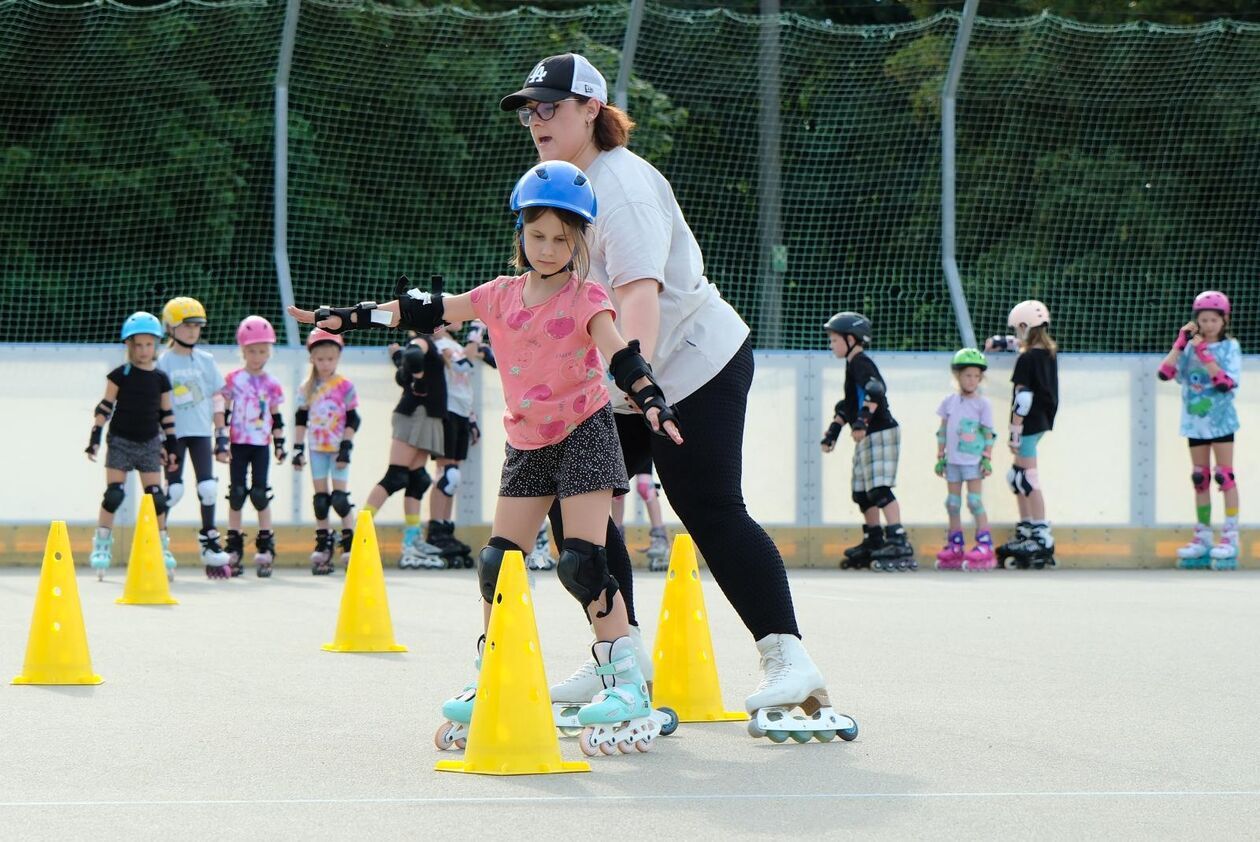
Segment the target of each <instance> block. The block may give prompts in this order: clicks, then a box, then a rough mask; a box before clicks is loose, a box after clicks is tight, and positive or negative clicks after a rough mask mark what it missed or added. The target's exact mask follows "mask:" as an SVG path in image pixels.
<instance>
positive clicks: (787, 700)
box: [744, 634, 858, 743]
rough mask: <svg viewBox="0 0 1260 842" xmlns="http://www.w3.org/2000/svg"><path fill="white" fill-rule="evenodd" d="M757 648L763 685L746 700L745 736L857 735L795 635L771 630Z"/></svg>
mask: <svg viewBox="0 0 1260 842" xmlns="http://www.w3.org/2000/svg"><path fill="white" fill-rule="evenodd" d="M757 650H758V651H759V652H761V683H760V684H758V685H757V690H756V691H755V692H754V693H753V694H752V695H751V696H749V697H748V698H747V699H745V700H744V708H745V709H746V710H747V711H748V716H749V719H748V733H749V734H751V735H752V736H754V737H769V738H770V739H771V740H773V741H774V742H776V743H781V742H783V741H785V740H786V739H787V738H788V737H791V738H792V739H794V740H796V741H797V742H798V743H807V742H809V741H810V739H811V738H817V739H818V740H819V741H821V742H824V743H825V742H828V741H830V740H832V739H835V738H836V737H840V739H842V740H852V739H854V738H855V737H857V735H858V725H857V722H856V721H855V720H854V719H853V718H852V717H850V716H846V715H844V714H842V713H836V712H835V711H834V710H832V708H831V700H830V699H829V698H828V697H827V688H826V687H825V686H824V682H823V677H822V673H821V672H819V671H818V667H817V666H815V665H814V662H813V661H812V660H810V657H809V653H807V652H806V651H805V646H804V645H803V644H802V643H801V641H800V639H799V638H797V637H796V636H795V635H791V634H769V635H766V636H765V637H763V638H762V639H761V640H758V641H757Z"/></svg>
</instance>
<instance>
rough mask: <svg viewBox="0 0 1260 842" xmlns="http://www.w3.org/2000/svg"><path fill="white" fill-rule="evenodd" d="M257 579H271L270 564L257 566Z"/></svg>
mask: <svg viewBox="0 0 1260 842" xmlns="http://www.w3.org/2000/svg"><path fill="white" fill-rule="evenodd" d="M258 578H259V579H270V578H271V565H270V564H260V565H258Z"/></svg>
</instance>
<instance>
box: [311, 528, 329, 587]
mask: <svg viewBox="0 0 1260 842" xmlns="http://www.w3.org/2000/svg"><path fill="white" fill-rule="evenodd" d="M334 546H335V543H334V541H333V536H332V534H331V533H329V531H328V530H327V529H316V530H315V551H314V552H312V553H311V575H312V576H327V575H328V574H329V573H331V572H333V560H332V556H333V548H334Z"/></svg>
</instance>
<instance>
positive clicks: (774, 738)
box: [766, 731, 788, 743]
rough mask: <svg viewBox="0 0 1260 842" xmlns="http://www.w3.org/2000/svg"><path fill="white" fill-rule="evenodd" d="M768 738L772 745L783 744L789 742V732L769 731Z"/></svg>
mask: <svg viewBox="0 0 1260 842" xmlns="http://www.w3.org/2000/svg"><path fill="white" fill-rule="evenodd" d="M766 736H767V737H769V738H770V742H772V743H782V742H787V738H788V732H787V731H767V732H766Z"/></svg>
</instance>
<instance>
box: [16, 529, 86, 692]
mask: <svg viewBox="0 0 1260 842" xmlns="http://www.w3.org/2000/svg"><path fill="white" fill-rule="evenodd" d="M103 680H104V679H102V678H101V677H100V676H99V675H97V674H96V673H94V672H92V656H91V655H89V654H88V644H87V631H86V630H85V629H84V627H83V606H82V605H80V603H79V586H78V583H77V582H76V581H75V578H74V558H73V556H71V555H70V536H69V534H68V533H67V532H66V522H65V521H63V520H57V521H53V524H52V526H51V527H49V529H48V542H47V543H46V544H45V546H44V565H43V567H41V568H40V571H39V589H38V591H37V592H36V595H35V613H34V614H32V615H31V636H30V639H29V640H28V641H27V643H26V663H25V664H24V665H23V666H22V674H21V675H19V676H18V677H17V678H15V679H13V683H14V684H100V683H101V682H102V681H103Z"/></svg>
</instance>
